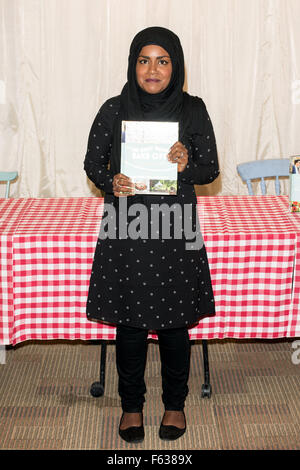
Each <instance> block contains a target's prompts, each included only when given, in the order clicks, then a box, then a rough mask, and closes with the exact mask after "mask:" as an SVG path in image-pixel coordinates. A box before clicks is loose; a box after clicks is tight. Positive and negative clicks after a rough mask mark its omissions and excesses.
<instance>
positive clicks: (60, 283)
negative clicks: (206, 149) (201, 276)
mask: <svg viewBox="0 0 300 470" xmlns="http://www.w3.org/2000/svg"><path fill="white" fill-rule="evenodd" d="M102 212H103V199H102V198H49V199H8V200H7V199H2V200H0V256H1V266H0V282H1V299H0V306H1V315H0V344H16V343H19V342H21V341H25V340H29V339H41V340H46V339H68V340H75V339H82V340H91V339H114V338H115V328H114V327H112V326H108V325H105V324H102V323H97V322H94V321H89V320H87V318H86V315H85V304H86V298H87V292H88V285H89V277H90V272H91V267H92V261H93V254H94V250H95V246H96V242H97V238H98V232H99V227H100V221H101V216H102ZM198 213H199V218H200V224H201V229H202V233H203V236H204V241H205V245H206V249H207V254H208V259H209V264H210V270H211V277H212V283H213V289H214V294H215V301H216V312H217V313H216V315H215V316H214V317H207V318H203V319H202V320H201V321H200V322H199V324H198V326H197V327H194V328H192V329H190V338H191V339H211V338H279V337H287V336H300V313H299V312H300V215H299V214H291V213H289V209H288V200H287V198H286V197H284V196H280V197H277V196H216V197H199V198H198ZM149 336H150V337H154V338H155V334H151V333H150V334H149Z"/></svg>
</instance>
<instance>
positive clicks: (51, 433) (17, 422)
mask: <svg viewBox="0 0 300 470" xmlns="http://www.w3.org/2000/svg"><path fill="white" fill-rule="evenodd" d="M292 342H293V340H276V341H250V340H247V341H234V340H226V341H213V342H209V357H210V373H211V384H212V391H213V393H212V397H211V398H210V399H208V398H201V384H202V382H203V370H202V345H201V342H196V343H195V344H194V345H193V346H192V358H191V373H190V380H189V389H190V393H189V395H188V398H187V401H186V409H185V411H186V417H187V423H188V428H187V431H186V433H185V434H184V436H182V437H181V438H180V439H178V440H177V441H175V442H164V441H161V440H160V439H159V437H158V429H159V425H160V420H161V417H162V414H163V406H162V402H161V381H160V360H159V350H158V345H157V343H155V342H150V343H149V348H148V362H147V369H146V384H147V395H146V403H145V408H144V423H145V434H146V436H145V440H144V442H143V443H142V444H127V443H126V442H124V441H123V440H122V439H121V438H119V436H118V424H119V419H120V413H121V410H120V401H119V396H118V393H117V375H116V368H115V347H114V344H113V343H109V344H108V346H107V367H106V384H105V394H104V396H102V397H99V398H94V397H92V396H91V395H90V392H89V389H90V385H91V383H92V382H94V381H95V380H98V376H99V357H100V346H96V345H93V344H89V343H84V342H64V341H61V342H27V343H22V344H20V345H18V346H16V347H15V348H14V349H10V350H8V351H7V353H6V364H4V365H0V448H1V449H33V450H37V449H62V450H69V449H152V450H153V449H155V450H156V449H157V450H159V449H186V450H187V449H216V450H217V449H228V450H229V449H245V450H246V449H266V450H271V449H272V450H273V449H274V450H277V449H278V450H279V449H283V450H284V449H291V450H296V449H297V450H299V449H300V364H299V365H297V364H293V362H292V353H293V352H294V350H293V348H292Z"/></svg>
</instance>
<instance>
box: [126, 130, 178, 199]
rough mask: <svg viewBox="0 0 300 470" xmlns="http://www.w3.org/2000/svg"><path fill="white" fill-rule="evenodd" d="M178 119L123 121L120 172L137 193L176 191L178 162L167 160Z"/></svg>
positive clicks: (174, 137)
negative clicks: (170, 120)
mask: <svg viewBox="0 0 300 470" xmlns="http://www.w3.org/2000/svg"><path fill="white" fill-rule="evenodd" d="M177 141H178V122H153V121H122V138H121V173H123V174H124V175H126V176H128V177H129V178H131V180H132V182H133V183H134V184H135V192H136V194H165V195H174V194H177V164H176V163H171V162H169V161H168V158H167V155H168V153H169V150H170V147H172V145H173V144H175V142H177Z"/></svg>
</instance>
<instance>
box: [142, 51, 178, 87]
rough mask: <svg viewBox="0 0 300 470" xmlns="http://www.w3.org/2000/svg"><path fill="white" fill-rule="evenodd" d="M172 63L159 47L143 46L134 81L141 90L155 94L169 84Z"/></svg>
mask: <svg viewBox="0 0 300 470" xmlns="http://www.w3.org/2000/svg"><path fill="white" fill-rule="evenodd" d="M171 75H172V62H171V58H170V56H169V54H168V52H167V51H166V50H165V49H163V48H162V47H160V46H155V45H152V44H151V45H149V46H144V47H143V48H142V50H141V51H140V54H139V57H138V59H137V62H136V79H137V82H138V84H139V86H140V87H141V88H142V90H144V91H146V92H147V93H151V94H155V93H160V92H161V91H163V90H165V88H167V86H168V85H169V83H170V80H171Z"/></svg>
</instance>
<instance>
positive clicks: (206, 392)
mask: <svg viewBox="0 0 300 470" xmlns="http://www.w3.org/2000/svg"><path fill="white" fill-rule="evenodd" d="M201 390H202V392H201V396H202V398H205V397H207V398H210V397H211V385H210V384H203V385H202V389H201Z"/></svg>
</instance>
